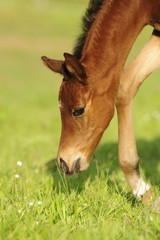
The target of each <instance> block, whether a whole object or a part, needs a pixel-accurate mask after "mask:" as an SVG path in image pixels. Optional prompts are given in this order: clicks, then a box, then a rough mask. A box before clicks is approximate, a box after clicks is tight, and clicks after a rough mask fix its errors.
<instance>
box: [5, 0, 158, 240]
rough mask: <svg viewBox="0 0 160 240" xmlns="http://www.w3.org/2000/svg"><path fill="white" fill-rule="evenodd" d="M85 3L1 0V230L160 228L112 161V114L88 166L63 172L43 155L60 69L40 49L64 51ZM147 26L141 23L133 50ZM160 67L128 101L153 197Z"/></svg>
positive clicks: (111, 233) (48, 148) (51, 141)
mask: <svg viewBox="0 0 160 240" xmlns="http://www.w3.org/2000/svg"><path fill="white" fill-rule="evenodd" d="M86 3H87V1H85V0H83V1H78V0H77V1H71V0H70V1H47V0H46V1H42V0H41V1H38V0H37V1H36V0H35V1H24V0H23V1H20V0H15V1H13V0H12V1H5V0H1V2H0V35H1V37H0V56H1V60H0V73H1V75H0V85H1V88H0V126H1V131H0V151H1V155H0V163H1V168H0V221H1V223H0V226H1V227H0V238H1V239H5V240H6V239H12V240H13V239H28V240H32V239H34V240H39V239H43V240H45V239H46V240H48V239H50V240H52V239H61V240H63V239H69V240H70V239H71V240H72V239H76V240H81V239H83V238H84V239H87V240H94V239H95V240H98V239H127V240H128V239H136V240H150V239H159V237H160V235H159V234H160V217H159V215H158V214H156V213H154V212H152V211H151V208H150V206H143V205H142V204H141V203H140V202H139V201H137V200H136V199H135V198H134V197H133V196H132V194H131V192H130V189H129V188H128V186H127V184H126V181H125V179H124V176H123V173H122V172H121V170H120V168H119V166H118V157H117V121H116V116H115V118H114V119H113V121H112V123H111V125H110V128H109V129H108V130H107V131H106V133H105V134H104V136H103V138H102V141H101V143H100V145H99V147H98V148H97V150H96V151H95V153H94V157H93V158H92V161H91V166H90V168H89V169H88V170H87V171H86V172H83V173H80V174H78V175H75V176H73V177H70V178H66V177H65V176H63V174H62V173H61V172H60V171H59V170H58V168H57V166H56V163H55V161H50V160H51V159H53V158H56V155H57V148H58V143H59V136H60V116H59V110H58V101H57V96H58V89H59V85H60V82H61V81H60V79H61V78H60V77H59V76H57V75H56V74H53V73H52V72H50V71H48V70H47V69H46V68H45V67H44V66H43V64H42V63H41V60H40V57H41V56H42V55H48V56H51V57H55V58H59V59H62V58H63V52H71V49H72V47H73V42H74V39H75V37H76V36H77V34H78V33H79V31H80V27H79V23H80V18H81V15H82V14H83V12H84V9H85V6H86ZM151 31H152V30H151V28H147V29H146V30H145V31H144V32H143V34H142V35H141V37H140V38H139V40H138V42H137V44H136V46H135V48H134V50H133V52H132V54H131V56H133V55H135V52H136V51H137V50H138V49H140V46H142V45H143V43H144V42H145V41H146V39H147V38H148V37H149V35H150V33H151ZM159 74H160V73H159V72H157V73H154V74H153V75H152V77H150V78H149V79H148V80H147V81H146V82H145V83H144V84H143V86H142V88H141V89H140V92H139V94H138V96H137V97H136V99H135V105H134V123H135V132H136V138H137V145H138V150H139V155H140V157H141V168H142V174H143V175H144V176H145V178H146V179H147V181H148V182H149V183H150V184H151V185H152V188H153V191H154V196H155V198H156V197H158V196H159V195H160V191H159V185H160V137H159V126H160V119H159V114H160V95H159V89H160V82H159ZM18 161H20V162H22V166H18V165H17V162H18ZM40 202H41V204H39V203H40Z"/></svg>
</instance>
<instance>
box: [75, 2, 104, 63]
mask: <svg viewBox="0 0 160 240" xmlns="http://www.w3.org/2000/svg"><path fill="white" fill-rule="evenodd" d="M102 3H103V0H90V2H89V6H88V8H87V9H86V12H85V15H84V17H83V18H82V34H81V35H80V36H79V37H78V38H77V40H76V44H75V47H74V50H73V54H74V56H75V57H77V58H78V59H80V58H81V54H82V49H83V46H84V44H85V40H86V38H87V33H88V32H89V30H90V28H91V26H92V24H93V22H94V20H95V16H96V13H98V11H99V10H100V7H101V5H102Z"/></svg>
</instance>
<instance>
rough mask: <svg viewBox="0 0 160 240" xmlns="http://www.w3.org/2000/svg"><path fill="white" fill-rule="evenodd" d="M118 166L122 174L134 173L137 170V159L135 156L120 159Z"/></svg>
mask: <svg viewBox="0 0 160 240" xmlns="http://www.w3.org/2000/svg"><path fill="white" fill-rule="evenodd" d="M119 165H120V167H121V169H122V170H123V172H125V173H132V172H134V171H138V169H139V157H138V156H136V157H134V158H120V159H119Z"/></svg>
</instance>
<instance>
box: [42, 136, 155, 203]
mask: <svg viewBox="0 0 160 240" xmlns="http://www.w3.org/2000/svg"><path fill="white" fill-rule="evenodd" d="M137 148H138V153H139V156H140V159H141V169H143V172H144V175H145V177H146V179H148V180H149V181H150V182H151V184H153V185H157V186H159V185H160V169H159V168H160V167H159V164H160V162H159V161H160V138H156V139H154V140H152V141H146V140H143V139H142V140H138V141H137ZM117 149H118V145H117V143H106V144H100V145H99V146H98V147H97V149H96V151H95V153H94V155H93V157H92V160H91V164H90V167H89V168H88V170H87V171H85V172H82V173H78V174H76V175H74V176H72V177H65V176H64V175H63V173H61V171H60V170H59V169H58V167H57V164H56V161H55V160H51V161H49V162H48V163H47V164H46V167H47V171H48V173H50V174H52V176H53V178H54V186H53V188H54V190H55V189H57V190H56V191H59V190H58V189H59V185H60V184H62V182H63V186H64V188H62V187H61V190H60V191H61V192H62V191H64V192H65V191H66V188H68V189H70V190H75V191H76V192H78V193H80V192H81V191H82V190H84V189H85V186H86V184H87V182H93V181H95V180H96V179H98V177H99V176H100V174H101V173H102V172H103V178H105V179H106V181H107V184H108V185H112V186H113V185H114V184H115V182H113V181H112V180H111V179H110V176H112V174H114V175H115V174H116V172H118V171H119V170H120V167H119V164H118V150H117ZM115 181H116V180H115ZM117 186H118V188H120V187H119V185H118V182H117ZM118 191H119V192H121V189H119V190H118ZM126 198H127V199H130V198H131V196H130V195H129V196H128V197H127V196H126ZM132 200H133V199H132Z"/></svg>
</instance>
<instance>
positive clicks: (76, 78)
mask: <svg viewBox="0 0 160 240" xmlns="http://www.w3.org/2000/svg"><path fill="white" fill-rule="evenodd" d="M159 9H160V0H152V1H151V0H130V1H127V0H121V1H119V0H91V1H90V4H89V8H88V10H87V11H86V15H85V17H84V18H83V34H82V35H81V36H80V37H79V39H78V41H77V45H76V47H75V49H74V52H73V55H71V54H68V53H65V54H64V58H65V60H64V61H58V60H54V59H50V58H47V57H42V59H43V61H44V63H45V65H46V66H47V67H49V68H50V69H51V70H53V71H54V72H57V73H61V74H62V75H63V77H64V78H63V81H62V85H61V88H60V92H59V106H60V111H61V119H62V133H61V139H60V144H59V151H58V163H59V165H60V167H61V168H62V170H63V171H64V172H65V173H66V174H68V175H71V174H73V173H76V172H79V171H83V170H85V169H87V167H88V166H89V161H90V157H91V155H92V153H93V151H94V149H95V147H96V146H97V144H98V142H99V141H100V139H101V136H102V134H103V132H104V130H105V129H106V128H107V127H108V125H109V123H110V121H111V119H112V117H113V114H114V107H115V105H116V108H117V113H118V125H119V163H120V166H121V168H122V170H123V172H124V174H125V176H126V178H127V181H128V183H129V185H130V187H131V189H132V192H133V193H134V195H136V196H137V197H138V198H141V197H142V196H143V195H144V194H145V192H147V191H148V190H149V185H147V184H146V183H145V182H144V181H143V180H142V178H141V175H140V172H139V166H138V162H139V160H138V155H137V151H136V144H135V139H134V132H133V126H132V101H133V97H134V96H135V94H136V93H137V91H138V88H139V86H140V84H141V83H142V82H143V80H144V79H145V78H146V77H147V76H148V75H149V74H151V73H152V72H153V71H154V70H156V69H157V68H159V67H160V32H159V31H158V30H160V10H159ZM147 24H150V25H152V26H153V27H154V28H155V30H154V31H153V35H152V37H151V39H150V40H149V42H148V43H147V44H146V45H145V46H144V48H143V49H142V51H141V52H140V53H139V54H138V55H137V57H136V58H135V59H134V60H133V61H132V62H131V63H130V64H129V65H128V66H127V68H126V69H124V70H123V68H124V63H125V61H126V58H127V56H128V54H129V52H130V49H131V47H132V45H133V43H134V41H135V39H136V37H137V36H138V34H139V33H140V31H141V30H142V28H143V27H144V26H145V25H147Z"/></svg>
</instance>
